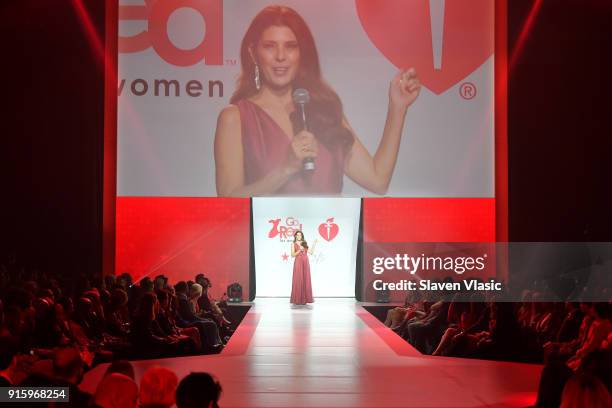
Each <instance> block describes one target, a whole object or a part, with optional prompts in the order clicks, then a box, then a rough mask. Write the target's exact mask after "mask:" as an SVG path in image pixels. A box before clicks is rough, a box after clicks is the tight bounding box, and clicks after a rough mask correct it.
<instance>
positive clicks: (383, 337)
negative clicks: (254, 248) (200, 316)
mask: <svg viewBox="0 0 612 408" xmlns="http://www.w3.org/2000/svg"><path fill="white" fill-rule="evenodd" d="M153 365H159V366H164V367H167V368H170V369H172V370H174V371H175V372H176V374H177V375H178V377H179V379H180V378H182V377H183V376H185V375H187V374H188V373H189V372H191V371H207V372H210V373H212V374H214V375H215V376H217V378H218V379H219V380H220V382H221V385H222V386H223V394H222V397H221V400H220V402H219V405H220V406H221V407H223V408H231V407H432V408H433V407H437V408H442V407H453V408H459V407H465V408H468V407H474V408H475V407H483V408H484V407H495V408H498V407H499V408H501V407H525V406H528V405H530V404H532V403H533V402H534V401H535V396H536V391H537V386H538V380H539V375H540V371H541V369H542V367H541V366H537V365H530V364H517V363H501V362H492V361H482V360H470V359H458V358H446V357H431V356H423V355H421V354H419V352H418V351H416V350H415V349H413V348H412V347H411V346H410V345H409V344H408V343H406V342H404V341H403V340H402V339H401V338H399V337H398V336H397V335H396V334H395V333H393V332H392V331H390V330H389V329H387V328H386V327H384V326H383V325H382V323H380V322H379V321H378V320H377V319H376V318H374V316H372V315H370V314H369V313H368V312H367V311H366V310H365V309H363V307H362V306H361V305H360V303H358V302H355V300H354V299H347V298H342V299H329V298H325V299H322V298H318V299H316V300H315V303H314V304H313V305H311V306H308V307H305V306H302V307H293V308H292V307H291V306H290V305H289V303H288V299H287V298H280V299H279V298H258V299H256V300H255V302H254V306H253V307H252V308H251V309H250V310H249V312H248V314H247V315H246V317H245V318H244V320H243V321H242V323H241V325H240V327H239V328H238V330H237V331H236V333H235V334H234V335H233V337H232V339H231V340H230V342H229V344H228V345H227V347H226V349H225V350H224V351H223V352H222V353H221V354H220V355H214V356H194V357H182V358H172V359H160V360H148V361H138V362H134V367H135V370H136V376H137V379H136V380H137V381H140V376H141V375H142V373H143V372H144V371H145V370H146V369H147V368H148V367H150V366H153ZM106 366H107V365H106V364H104V365H100V366H98V367H96V368H95V369H94V370H92V371H91V372H89V373H88V374H87V376H86V377H85V379H84V381H83V384H82V388H83V389H84V390H85V391H89V392H93V391H94V388H95V384H96V383H97V382H98V381H99V379H100V377H101V376H102V374H103V373H104V370H106Z"/></svg>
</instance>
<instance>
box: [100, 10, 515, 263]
mask: <svg viewBox="0 0 612 408" xmlns="http://www.w3.org/2000/svg"><path fill="white" fill-rule="evenodd" d="M507 1H508V0H495V107H494V112H495V135H494V137H495V167H494V168H495V224H496V229H495V236H496V240H497V242H508V49H507V48H508V23H507V16H508V3H507ZM118 37H119V2H115V1H107V2H106V10H105V50H104V54H105V64H104V67H105V70H104V146H103V154H104V159H103V186H102V188H103V196H102V201H103V205H102V274H103V275H114V274H115V272H116V271H115V242H116V199H117V105H118V95H117V70H118Z"/></svg>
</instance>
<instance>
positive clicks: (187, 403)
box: [0, 347, 221, 408]
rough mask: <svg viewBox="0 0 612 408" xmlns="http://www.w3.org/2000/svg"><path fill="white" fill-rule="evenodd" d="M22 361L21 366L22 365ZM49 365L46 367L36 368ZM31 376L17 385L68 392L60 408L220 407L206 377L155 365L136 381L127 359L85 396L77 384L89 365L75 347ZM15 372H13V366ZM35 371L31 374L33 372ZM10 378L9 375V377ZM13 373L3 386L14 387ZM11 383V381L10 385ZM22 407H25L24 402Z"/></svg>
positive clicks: (215, 385)
mask: <svg viewBox="0 0 612 408" xmlns="http://www.w3.org/2000/svg"><path fill="white" fill-rule="evenodd" d="M24 363H25V362H24V361H21V362H20V363H19V364H24ZM42 365H47V366H48V367H44V368H42V367H38V368H37V367H36V366H42ZM33 366H34V368H33V371H34V372H31V373H30V374H29V375H28V376H27V377H25V378H23V379H22V380H21V381H20V382H19V386H22V387H66V388H68V390H69V402H59V403H55V405H53V403H50V404H49V405H50V406H58V407H87V408H138V407H140V408H171V407H175V406H176V407H178V408H217V407H218V402H219V397H220V395H221V385H220V384H219V382H218V381H217V380H216V379H215V378H214V377H212V376H211V375H210V374H208V373H204V372H192V373H190V374H188V375H187V376H185V377H184V378H183V379H182V380H181V381H180V382H179V380H178V377H177V376H176V374H175V373H174V372H173V371H171V370H168V369H167V368H164V367H159V366H154V367H151V368H149V369H148V370H147V371H145V372H144V374H143V375H142V377H141V379H140V383H138V382H136V379H135V375H134V367H133V366H132V364H131V363H130V362H128V361H126V360H116V361H114V362H113V363H111V364H110V365H109V367H108V368H107V369H106V371H105V373H104V375H103V377H102V379H101V380H100V382H99V383H98V386H97V388H96V390H95V392H94V393H93V394H88V393H86V392H84V391H82V390H81V389H80V388H79V387H78V384H79V382H80V380H81V378H82V375H83V372H84V368H85V364H84V361H83V359H82V358H81V353H80V352H79V350H78V349H76V348H74V347H67V348H60V349H58V350H56V352H55V353H54V354H53V358H52V359H51V360H38V361H36V362H34V364H33ZM13 369H15V367H13ZM31 371H32V370H31ZM7 374H8V376H7ZM10 374H11V369H9V370H4V371H3V372H2V377H0V386H3V387H6V386H11V385H15V384H14V383H11V382H10V381H13V380H15V379H16V378H15V377H13V378H11V377H10ZM9 378H10V380H9ZM18 406H24V405H23V403H21V404H19V405H18Z"/></svg>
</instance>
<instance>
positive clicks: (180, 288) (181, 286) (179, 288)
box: [174, 281, 187, 293]
mask: <svg viewBox="0 0 612 408" xmlns="http://www.w3.org/2000/svg"><path fill="white" fill-rule="evenodd" d="M174 291H175V292H176V293H184V292H187V282H185V281H180V282H178V283H177V284H176V285H174Z"/></svg>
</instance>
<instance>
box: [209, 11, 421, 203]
mask: <svg viewBox="0 0 612 408" xmlns="http://www.w3.org/2000/svg"><path fill="white" fill-rule="evenodd" d="M240 58H241V66H242V73H241V75H240V77H239V79H238V84H237V89H236V91H235V92H234V94H233V96H232V98H231V100H230V103H231V104H230V105H229V106H227V107H226V108H224V109H223V111H221V113H220V114H219V117H218V120H217V129H216V134H215V169H216V186H217V194H218V195H219V196H236V197H249V196H263V195H298V194H301V195H304V194H328V195H337V194H340V193H342V182H343V177H344V175H345V174H346V175H347V176H348V177H350V178H351V179H352V180H354V181H355V182H357V183H358V184H360V185H361V186H362V187H364V188H365V189H367V190H369V191H371V192H373V193H376V194H385V193H386V191H387V189H388V187H389V183H390V181H391V176H392V175H393V170H394V168H395V163H396V160H397V154H398V150H399V146H400V140H401V136H402V129H403V127H404V119H405V117H406V112H407V109H408V107H409V106H410V105H411V104H412V103H413V102H414V101H415V100H416V98H417V96H418V95H419V92H420V89H421V85H420V82H419V80H418V78H417V75H416V72H415V70H414V69H408V70H402V71H400V72H399V73H398V74H397V75H396V76H395V77H394V78H393V79H392V80H391V83H390V85H389V104H388V110H387V119H386V122H385V126H384V130H383V133H382V138H381V140H380V142H379V145H378V149H377V150H376V154H374V156H372V155H371V154H370V153H369V152H368V150H367V149H366V148H365V147H364V145H363V144H362V143H361V141H360V140H359V138H358V137H357V135H356V134H355V132H354V131H353V129H352V128H351V127H350V125H349V123H348V122H347V120H346V118H345V117H344V114H343V110H342V103H341V101H340V98H339V97H338V95H337V94H336V93H335V92H334V90H333V89H332V88H331V87H330V86H329V85H327V84H326V83H325V81H324V80H323V78H322V76H321V68H320V66H319V56H318V53H317V49H316V46H315V43H314V39H313V37H312V34H311V32H310V29H309V28H308V26H307V25H306V23H305V22H304V20H303V19H302V17H301V16H300V15H298V14H297V13H296V12H295V11H294V10H293V9H291V8H288V7H283V6H270V7H266V8H265V9H263V10H262V11H260V12H259V14H257V16H255V18H254V19H253V21H252V22H251V25H250V26H249V28H248V29H247V32H246V34H245V36H244V38H243V40H242V45H241V49H240ZM347 69H348V67H347ZM297 89H304V90H306V91H307V92H308V94H309V101H308V102H307V103H306V104H305V105H304V106H305V114H306V115H305V116H306V123H307V130H306V129H303V120H302V115H301V112H299V109H298V107H296V104H294V101H293V93H294V91H295V90H297ZM308 160H313V161H314V170H312V169H308V167H307V166H306V165H305V161H308Z"/></svg>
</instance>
